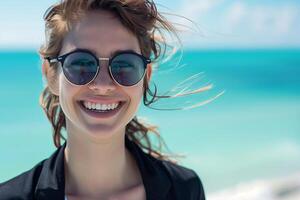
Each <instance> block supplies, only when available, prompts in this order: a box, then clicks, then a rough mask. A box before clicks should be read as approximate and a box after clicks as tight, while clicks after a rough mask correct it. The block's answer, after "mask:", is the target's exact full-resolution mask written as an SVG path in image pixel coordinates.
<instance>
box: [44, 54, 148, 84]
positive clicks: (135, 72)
mask: <svg viewBox="0 0 300 200" xmlns="http://www.w3.org/2000/svg"><path fill="white" fill-rule="evenodd" d="M45 59H47V60H48V62H49V63H56V62H60V63H61V65H62V69H63V73H64V75H65V77H66V78H67V80H68V81H69V82H71V83H73V84H75V85H85V84H88V83H90V82H92V81H93V80H94V79H95V78H96V76H97V75H98V73H99V71H100V66H101V65H100V62H99V61H108V62H109V65H108V68H109V73H110V76H111V78H112V79H113V80H114V81H115V82H116V83H117V84H119V85H121V86H126V87H129V86H134V85H136V84H137V83H139V82H140V81H141V80H142V79H143V77H144V76H145V72H146V68H147V64H149V63H151V60H150V59H149V58H146V57H145V56H143V55H141V54H138V53H135V52H134V51H130V50H129V51H120V52H118V53H116V54H115V55H114V56H113V57H112V58H98V57H97V56H96V55H95V54H94V53H92V52H91V51H89V50H86V49H76V50H74V51H71V52H69V53H67V54H64V55H61V56H58V57H53V58H51V57H46V58H45Z"/></svg>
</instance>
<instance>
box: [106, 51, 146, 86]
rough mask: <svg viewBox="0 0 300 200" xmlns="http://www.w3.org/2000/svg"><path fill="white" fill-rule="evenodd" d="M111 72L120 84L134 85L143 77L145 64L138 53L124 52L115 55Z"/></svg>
mask: <svg viewBox="0 0 300 200" xmlns="http://www.w3.org/2000/svg"><path fill="white" fill-rule="evenodd" d="M111 72H112V76H113V77H114V79H115V80H116V81H117V82H118V83H119V84H121V85H124V86H132V85H135V84H136V83H138V82H139V81H140V80H141V79H142V78H143V75H144V73H145V64H144V61H143V59H142V58H141V57H139V56H138V55H135V54H130V53H124V54H120V55H118V56H116V57H114V59H113V60H112V62H111Z"/></svg>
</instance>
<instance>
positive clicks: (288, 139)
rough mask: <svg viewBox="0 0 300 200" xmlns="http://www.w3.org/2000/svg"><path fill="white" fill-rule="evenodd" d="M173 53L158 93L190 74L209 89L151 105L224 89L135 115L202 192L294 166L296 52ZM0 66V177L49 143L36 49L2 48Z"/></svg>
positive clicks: (298, 103)
mask: <svg viewBox="0 0 300 200" xmlns="http://www.w3.org/2000/svg"><path fill="white" fill-rule="evenodd" d="M177 58H178V57H177V56H175V57H174V58H173V59H172V60H170V61H169V62H167V63H165V64H164V65H162V66H161V67H160V69H161V70H162V71H161V72H158V71H157V72H155V73H156V74H154V77H153V81H154V82H155V83H156V84H157V86H158V88H159V89H160V90H161V91H163V90H165V89H167V88H169V89H170V87H173V86H175V84H176V82H177V83H178V82H179V81H183V80H185V79H186V78H188V77H190V76H192V75H193V74H198V75H199V77H198V78H199V79H193V78H192V79H189V81H186V82H185V84H186V85H189V84H190V83H193V82H194V85H190V86H191V87H194V88H195V87H197V86H204V85H206V84H209V83H212V84H214V88H213V89H211V90H210V91H208V92H205V93H202V94H197V95H193V96H192V97H188V98H186V97H183V98H177V99H174V100H172V101H161V103H160V104H158V106H160V107H165V106H168V107H173V106H178V105H179V106H180V105H188V104H190V103H193V102H194V103H196V102H198V101H204V100H206V99H209V98H212V97H214V96H216V95H217V94H219V93H221V92H223V91H225V93H224V94H223V95H222V96H220V97H219V98H217V99H216V100H215V101H213V102H211V103H209V104H206V105H204V106H202V107H198V108H196V109H192V110H184V111H156V110H152V109H148V108H145V107H144V106H143V105H142V104H141V107H140V110H139V115H140V116H143V117H144V118H147V120H148V121H149V122H151V123H153V124H156V125H158V126H159V131H160V132H161V135H162V137H163V138H164V140H165V141H166V143H167V145H168V147H169V149H170V150H172V152H174V153H182V154H185V155H186V156H187V157H186V159H183V160H182V161H181V163H182V164H183V165H185V166H187V167H190V168H192V169H194V170H195V171H196V172H197V173H198V174H199V176H200V177H201V179H202V181H203V184H204V187H205V190H206V191H207V192H213V191H216V190H219V189H222V188H226V187H229V186H231V185H235V184H238V183H242V182H247V181H251V180H256V179H260V178H263V179H265V178H271V177H277V176H284V175H287V174H292V173H294V172H296V171H300V50H295V49H284V50H216V51H214V50H208V51H204V50H186V51H184V53H183V57H182V60H181V61H180V62H179V63H178V62H177V61H178V59H177ZM172 67H173V68H172ZM174 67H175V68H174ZM0 68H1V73H0V91H1V92H0V97H1V103H0V112H1V115H0V135H1V139H0V163H1V164H0V182H3V181H5V180H7V179H9V178H11V177H13V176H16V175H17V174H19V173H21V172H23V171H25V170H27V169H30V168H31V167H32V166H33V165H34V164H36V163H37V162H39V161H40V160H42V159H44V158H46V157H48V156H49V155H50V154H51V153H52V152H53V151H54V149H55V148H54V145H53V144H52V136H51V127H50V124H49V123H48V121H47V120H46V117H45V115H44V113H43V111H42V109H41V108H40V107H39V102H38V99H39V95H40V92H41V90H42V88H43V82H42V78H41V70H40V61H39V57H38V55H37V53H36V52H34V51H3V50H2V52H0ZM170 69H173V70H170ZM179 89H180V90H183V89H184V87H183V86H181V87H180V88H179Z"/></svg>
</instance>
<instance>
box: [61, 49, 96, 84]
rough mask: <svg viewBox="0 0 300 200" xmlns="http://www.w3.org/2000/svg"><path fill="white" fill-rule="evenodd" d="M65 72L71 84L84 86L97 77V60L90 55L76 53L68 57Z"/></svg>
mask: <svg viewBox="0 0 300 200" xmlns="http://www.w3.org/2000/svg"><path fill="white" fill-rule="evenodd" d="M63 71H64V74H65V76H66V77H67V79H68V80H69V81H70V82H72V83H74V84H76V85H84V84H86V83H88V82H90V81H91V80H92V79H93V78H94V77H95V75H96V73H97V60H96V59H95V58H94V57H93V56H92V55H91V54H89V53H84V52H75V53H72V54H70V55H68V56H67V57H66V59H65V61H64V64H63Z"/></svg>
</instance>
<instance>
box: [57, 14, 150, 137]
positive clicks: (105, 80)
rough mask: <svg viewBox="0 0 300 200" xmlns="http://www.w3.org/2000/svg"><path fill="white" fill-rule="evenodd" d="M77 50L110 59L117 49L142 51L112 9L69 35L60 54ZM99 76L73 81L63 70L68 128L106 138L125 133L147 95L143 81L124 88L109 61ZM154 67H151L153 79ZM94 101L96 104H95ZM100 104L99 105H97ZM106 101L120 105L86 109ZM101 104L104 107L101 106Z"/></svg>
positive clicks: (103, 63)
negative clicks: (81, 82)
mask: <svg viewBox="0 0 300 200" xmlns="http://www.w3.org/2000/svg"><path fill="white" fill-rule="evenodd" d="M75 49H87V50H89V51H92V52H93V53H94V54H95V55H96V56H97V57H107V58H110V57H111V56H112V55H113V54H114V53H115V52H117V51H123V50H124V51H126V50H130V51H134V52H136V53H139V54H141V50H140V47H139V43H138V40H137V38H136V36H135V35H134V34H133V33H131V32H130V31H128V30H127V29H126V28H125V27H124V26H123V25H122V23H121V22H120V21H119V19H118V18H117V17H115V16H114V15H113V14H112V13H110V12H108V11H102V10H101V11H93V12H89V13H87V15H86V16H85V17H84V18H83V19H81V20H80V21H79V22H77V23H76V24H74V26H73V28H72V30H71V31H70V32H69V33H68V34H67V35H66V36H65V38H64V40H63V44H62V49H61V51H60V54H59V55H63V54H66V53H68V52H71V51H73V50H75ZM100 66H101V67H100V70H99V73H98V75H97V77H96V78H95V79H94V80H93V81H92V82H90V83H89V84H87V85H83V86H76V85H73V84H71V83H70V82H69V81H68V80H67V79H66V77H65V76H64V74H63V73H62V72H60V73H59V80H58V84H59V89H58V90H59V91H58V95H59V102H60V106H61V108H62V110H63V112H64V114H65V116H66V128H67V132H68V134H69V135H70V133H71V134H76V136H79V137H83V138H85V137H89V138H92V139H101V138H102V139H103V138H109V137H111V136H114V135H115V134H124V133H125V127H126V125H127V124H128V123H129V122H130V121H131V120H132V118H133V117H134V116H135V114H136V112H137V110H138V107H139V104H140V101H141V98H142V96H143V81H140V82H139V83H138V84H137V85H134V86H131V87H122V86H120V85H118V84H117V83H115V82H114V80H113V79H112V78H111V77H110V75H109V68H108V61H105V60H103V61H100ZM150 75H151V67H150V65H149V66H148V67H147V76H146V77H147V78H149V79H150ZM93 104H94V105H93ZM97 104H99V105H97ZM100 104H101V105H104V104H111V105H116V104H119V106H118V107H117V109H116V110H114V111H109V112H108V113H105V114H103V113H97V112H95V111H90V110H88V109H87V108H85V106H84V105H86V106H87V107H90V108H91V107H93V106H96V107H97V106H98V107H99V106H100ZM100 107H101V106H100Z"/></svg>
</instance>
